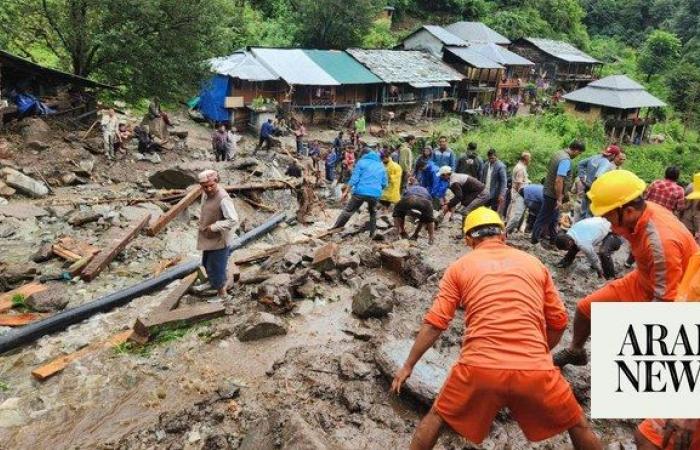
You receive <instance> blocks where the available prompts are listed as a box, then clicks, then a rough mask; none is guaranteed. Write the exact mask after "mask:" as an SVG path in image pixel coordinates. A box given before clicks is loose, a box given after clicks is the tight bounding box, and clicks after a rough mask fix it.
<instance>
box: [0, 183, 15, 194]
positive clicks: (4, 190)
mask: <svg viewBox="0 0 700 450" xmlns="http://www.w3.org/2000/svg"><path fill="white" fill-rule="evenodd" d="M15 192H17V191H15V190H14V189H12V188H11V187H10V186H8V185H7V184H5V182H4V181H0V196H2V197H12V196H13V195H15Z"/></svg>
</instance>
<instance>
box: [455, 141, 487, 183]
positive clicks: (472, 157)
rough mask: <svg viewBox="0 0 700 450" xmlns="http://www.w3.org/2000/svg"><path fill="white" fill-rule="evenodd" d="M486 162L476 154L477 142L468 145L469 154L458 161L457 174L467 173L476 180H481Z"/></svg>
mask: <svg viewBox="0 0 700 450" xmlns="http://www.w3.org/2000/svg"><path fill="white" fill-rule="evenodd" d="M483 166H484V162H483V161H482V160H481V158H480V157H479V155H478V154H477V152H476V142H470V143H469V144H468V145H467V152H466V154H465V155H464V156H462V157H461V158H459V160H457V170H456V172H457V173H466V174H467V175H470V176H472V177H474V178H481V170H482V167H483Z"/></svg>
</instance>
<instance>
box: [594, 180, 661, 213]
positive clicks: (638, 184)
mask: <svg viewBox="0 0 700 450" xmlns="http://www.w3.org/2000/svg"><path fill="white" fill-rule="evenodd" d="M646 187H647V184H646V183H645V182H644V181H643V180H642V179H641V178H639V177H638V176H637V175H635V174H634V173H632V172H630V171H629V170H611V171H610V172H606V173H604V174H603V175H601V176H600V177H599V178H598V179H597V180H595V181H594V182H593V185H592V186H591V190H590V191H588V198H589V199H590V200H591V212H592V213H593V215H594V216H602V215H603V214H606V213H608V212H610V211H612V210H613V209H616V208H619V207H620V206H622V205H625V204H627V203H629V202H631V201H632V200H634V199H636V198H637V197H639V196H641V195H642V194H643V193H644V189H646Z"/></svg>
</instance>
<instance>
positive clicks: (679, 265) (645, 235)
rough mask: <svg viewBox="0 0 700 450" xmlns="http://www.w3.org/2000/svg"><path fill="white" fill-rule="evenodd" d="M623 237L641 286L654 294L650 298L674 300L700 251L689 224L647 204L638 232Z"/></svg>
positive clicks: (661, 208)
mask: <svg viewBox="0 0 700 450" xmlns="http://www.w3.org/2000/svg"><path fill="white" fill-rule="evenodd" d="M621 236H622V237H624V238H625V239H627V240H628V241H629V243H630V246H631V250H632V254H633V255H634V258H635V261H636V262H637V268H636V269H635V271H636V272H638V277H639V278H638V283H640V284H641V286H640V287H641V288H642V290H644V291H647V292H649V293H650V295H651V296H650V297H649V299H650V300H654V301H674V300H675V299H676V293H677V290H678V285H679V283H680V282H681V279H682V278H683V272H684V271H685V268H686V267H687V266H688V262H689V261H690V258H691V257H692V256H693V254H695V253H696V252H697V251H698V244H697V243H696V242H695V239H693V235H691V234H690V232H689V231H688V229H687V228H686V227H685V225H683V223H682V222H681V221H680V220H678V219H677V218H676V216H674V215H673V213H672V212H670V211H669V210H667V209H666V208H664V207H663V206H659V205H657V204H655V203H653V202H647V207H646V209H645V210H644V213H642V216H641V217H640V218H639V221H638V222H637V225H636V226H635V229H634V232H633V233H622V234H621ZM635 271H632V272H631V273H629V274H627V275H626V276H627V277H629V276H630V275H632V274H633V273H634V272H635Z"/></svg>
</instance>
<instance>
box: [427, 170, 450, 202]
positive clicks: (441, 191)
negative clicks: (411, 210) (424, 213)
mask: <svg viewBox="0 0 700 450" xmlns="http://www.w3.org/2000/svg"><path fill="white" fill-rule="evenodd" d="M451 176H452V167H450V166H442V167H440V168H439V169H438V171H437V173H436V174H435V176H434V177H433V184H432V188H431V189H430V195H432V196H433V208H435V209H437V210H441V209H442V208H444V207H445V206H446V205H447V200H445V196H446V195H447V189H449V187H450V177H451Z"/></svg>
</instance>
